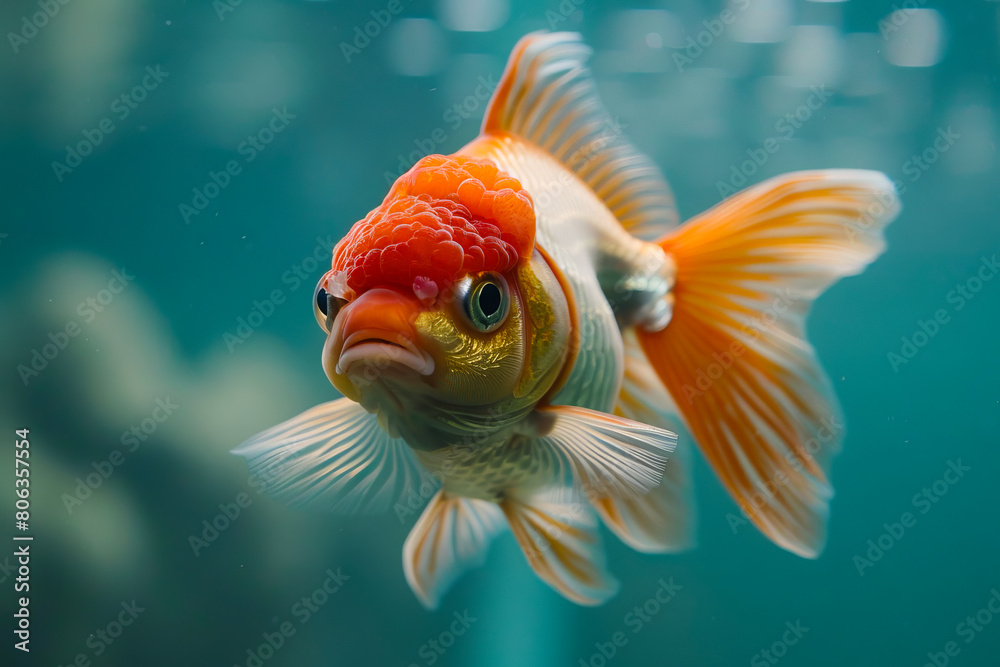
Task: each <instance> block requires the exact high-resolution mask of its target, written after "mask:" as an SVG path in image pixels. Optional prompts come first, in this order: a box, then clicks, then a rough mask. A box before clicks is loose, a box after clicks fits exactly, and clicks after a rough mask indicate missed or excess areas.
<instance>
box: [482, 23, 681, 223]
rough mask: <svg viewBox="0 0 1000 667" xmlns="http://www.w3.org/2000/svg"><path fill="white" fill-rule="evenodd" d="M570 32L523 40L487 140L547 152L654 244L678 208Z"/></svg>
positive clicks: (488, 119) (497, 96) (486, 129)
mask: <svg viewBox="0 0 1000 667" xmlns="http://www.w3.org/2000/svg"><path fill="white" fill-rule="evenodd" d="M590 53H591V51H590V48H589V47H588V46H586V45H585V44H584V43H583V39H582V37H581V36H580V35H578V34H576V33H570V32H557V33H546V32H535V33H531V34H529V35H526V36H524V37H523V38H521V41H519V42H518V43H517V45H516V46H515V47H514V50H513V52H512V53H511V55H510V59H509V60H508V62H507V69H506V70H505V71H504V73H503V77H501V79H500V83H499V84H498V85H497V88H496V91H495V92H494V93H493V99H491V100H490V105H489V108H488V109H487V111H486V116H485V117H484V119H483V129H482V132H483V134H494V135H496V134H502V133H504V132H509V133H512V134H516V135H518V136H520V137H522V138H524V139H527V140H528V141H531V142H533V143H535V144H536V145H538V146H539V147H541V148H542V149H544V150H546V151H547V152H549V153H550V154H551V155H552V156H553V157H555V158H556V159H557V160H559V161H560V162H562V163H563V164H564V165H566V167H568V168H569V169H570V170H571V171H573V173H575V174H576V175H577V176H578V177H579V178H580V179H581V180H583V181H584V182H585V183H587V185H589V186H590V188H591V189H592V190H593V191H594V192H595V193H596V194H597V196H598V197H600V198H601V200H602V201H603V202H604V203H605V205H607V207H608V208H609V209H611V212H612V213H614V214H615V217H617V218H618V220H619V221H620V222H621V223H622V225H623V226H624V227H625V228H626V229H628V230H629V231H630V232H631V233H633V234H635V235H636V236H639V237H640V238H645V239H649V240H651V239H654V238H657V237H659V236H661V235H662V234H664V233H665V232H666V231H668V229H669V228H670V227H673V226H675V225H677V223H678V220H679V218H678V215H677V206H676V204H675V203H674V196H673V194H672V193H671V191H670V187H669V186H668V185H667V182H666V181H665V180H664V179H663V176H662V174H661V173H660V171H659V169H657V167H656V165H655V164H653V162H652V161H651V160H650V159H649V158H647V157H646V156H645V155H643V154H642V153H640V152H639V151H637V150H636V149H635V148H633V147H632V145H631V144H629V143H628V141H627V140H626V139H625V138H624V137H623V136H622V132H621V127H620V125H619V124H618V123H617V122H616V121H615V119H613V118H612V117H611V115H610V114H609V113H608V112H607V111H606V110H605V108H604V105H603V104H602V103H601V100H600V98H599V97H598V95H597V87H596V86H595V85H594V80H593V78H592V77H591V75H590V70H589V69H588V68H587V65H586V62H587V59H588V58H589V57H590Z"/></svg>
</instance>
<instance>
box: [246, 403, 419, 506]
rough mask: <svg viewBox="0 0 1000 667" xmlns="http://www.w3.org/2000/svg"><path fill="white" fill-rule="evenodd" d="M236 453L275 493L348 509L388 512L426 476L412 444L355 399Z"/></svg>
mask: <svg viewBox="0 0 1000 667" xmlns="http://www.w3.org/2000/svg"><path fill="white" fill-rule="evenodd" d="M233 453H234V454H239V455H240V456H242V457H244V458H246V459H247V461H248V462H249V464H250V471H251V473H252V475H253V476H254V477H255V478H256V480H257V481H258V482H259V483H260V484H262V485H263V490H264V491H265V492H266V493H268V494H269V495H272V496H275V497H276V498H280V499H282V500H285V501H287V502H289V503H291V504H294V505H303V504H315V505H318V506H320V507H321V508H323V509H327V510H331V511H335V512H342V513H353V512H384V511H386V510H388V509H389V507H391V506H392V503H393V502H394V501H396V500H397V499H398V498H399V497H400V496H402V495H404V494H405V493H406V492H407V491H408V490H409V489H410V488H413V485H414V482H416V481H417V478H418V476H419V473H418V471H419V467H418V465H419V464H418V463H417V461H416V458H415V457H414V455H413V453H412V451H411V450H410V448H409V447H407V446H406V444H405V443H404V442H403V441H402V440H399V439H395V438H390V437H389V436H388V435H387V434H386V432H385V431H383V430H382V428H381V427H380V426H379V425H378V419H377V417H376V416H375V415H372V414H369V413H368V412H366V411H365V410H364V408H362V407H361V406H360V405H358V404H357V403H355V402H354V401H352V400H350V399H347V398H341V399H339V400H336V401H331V402H329V403H323V404H322V405H317V406H316V407H314V408H312V409H310V410H306V411H305V412H303V413H302V414H301V415H299V416H298V417H295V418H294V419H290V420H288V421H286V422H284V423H282V424H279V425H277V426H275V427H274V428H271V429H269V430H267V431H264V432H263V433H259V434H257V435H255V436H254V437H252V438H250V439H249V440H247V441H246V442H244V443H243V444H242V445H240V446H239V447H237V448H236V449H234V450H233Z"/></svg>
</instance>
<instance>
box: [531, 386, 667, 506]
mask: <svg viewBox="0 0 1000 667" xmlns="http://www.w3.org/2000/svg"><path fill="white" fill-rule="evenodd" d="M534 414H535V418H536V419H537V420H538V422H537V423H538V424H539V425H541V426H543V427H544V426H547V427H548V429H549V430H548V431H547V432H545V434H544V435H541V436H536V437H534V438H530V439H528V443H529V446H530V447H531V448H532V451H533V453H536V456H538V457H539V459H540V462H541V465H540V466H539V471H538V477H535V478H534V479H535V480H537V479H538V478H539V477H541V479H543V480H544V481H545V483H546V485H554V486H560V485H566V484H575V485H576V486H577V487H578V488H582V489H583V490H585V491H586V492H587V493H592V492H595V491H596V492H599V493H602V494H609V495H613V496H616V497H624V496H642V495H645V494H646V492H647V491H649V490H650V489H653V488H656V486H657V485H658V484H659V483H660V478H661V476H662V475H663V467H664V465H665V463H666V460H667V454H669V453H670V452H672V451H673V450H674V446H675V445H676V444H677V436H676V435H675V434H673V433H671V432H670V431H665V430H663V429H659V428H656V427H655V426H649V425H646V424H640V423H639V422H635V421H631V420H629V419H625V418H623V417H617V416H615V415H609V414H606V413H603V412H597V411H595V410H588V409H586V408H579V407H575V406H568V405H552V406H547V407H543V408H538V409H537V410H536V411H535V413H534Z"/></svg>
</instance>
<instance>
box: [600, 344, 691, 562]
mask: <svg viewBox="0 0 1000 667" xmlns="http://www.w3.org/2000/svg"><path fill="white" fill-rule="evenodd" d="M622 337H623V339H624V342H625V376H624V378H623V380H622V389H621V393H620V394H619V396H618V402H617V404H616V405H615V414H618V415H621V416H623V417H626V418H628V419H633V420H635V421H638V422H642V423H644V424H650V425H652V426H657V427H659V428H663V429H669V430H671V431H681V430H683V428H682V422H681V419H680V417H679V416H678V414H677V407H676V405H675V404H674V401H673V398H671V396H670V394H669V393H668V392H667V390H666V388H665V387H664V386H663V383H662V382H660V379H659V378H658V377H657V376H656V372H655V371H653V369H652V367H651V366H650V365H649V362H648V361H647V360H646V355H645V354H644V353H643V351H642V348H640V347H639V341H638V339H637V338H636V336H635V331H633V330H632V329H626V330H625V331H623V332H622ZM588 497H589V499H590V501H591V503H592V504H593V506H594V509H596V510H597V513H598V514H599V515H600V516H601V518H602V519H603V520H604V523H605V525H607V526H608V528H610V529H611V530H612V531H613V532H614V533H615V534H616V535H617V536H618V537H619V538H620V539H621V540H622V541H623V542H625V544H627V545H629V546H630V547H632V548H633V549H635V550H637V551H642V552H646V553H669V552H677V551H683V550H684V549H690V548H691V547H693V546H694V543H695V539H694V525H695V504H694V498H693V491H692V482H691V448H690V444H689V443H686V442H684V438H683V437H682V438H680V439H679V440H678V443H677V448H676V449H675V450H674V452H673V454H672V455H671V457H670V460H668V461H667V464H666V467H665V468H664V469H663V479H662V480H661V481H660V485H659V486H658V487H657V488H655V489H653V490H652V491H650V492H649V493H647V494H646V495H644V496H628V497H615V496H612V495H609V494H596V493H592V494H590V495H589V496H588Z"/></svg>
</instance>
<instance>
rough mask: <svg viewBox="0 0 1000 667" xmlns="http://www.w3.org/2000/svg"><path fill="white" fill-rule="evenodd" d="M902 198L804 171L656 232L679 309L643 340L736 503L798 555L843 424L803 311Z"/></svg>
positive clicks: (869, 250)
mask: <svg viewBox="0 0 1000 667" xmlns="http://www.w3.org/2000/svg"><path fill="white" fill-rule="evenodd" d="M898 211H899V203H898V199H897V197H896V193H895V191H894V189H893V186H892V184H891V182H890V181H889V179H888V178H886V177H885V176H884V175H883V174H880V173H877V172H870V171H857V170H831V171H815V172H799V173H795V174H789V175H786V176H781V177H778V178H774V179H771V180H769V181H766V182H764V183H761V184H760V185H758V186H756V187H753V188H749V189H747V190H744V191H743V192H741V193H739V194H736V195H734V196H733V197H731V198H729V199H728V200H726V201H724V202H722V203H721V204H719V205H718V206H716V207H715V208H713V209H711V210H709V211H707V212H706V213H703V214H702V215H700V216H698V217H696V218H694V219H693V220H691V221H690V222H689V223H688V224H685V225H684V226H683V227H681V228H680V229H678V230H675V231H674V232H672V233H671V234H669V235H668V236H666V237H665V238H663V239H662V240H660V241H659V244H660V246H661V247H662V248H663V249H664V250H665V251H666V252H667V253H668V254H669V255H670V256H671V257H672V258H673V259H674V261H675V262H676V263H677V283H676V286H675V288H674V297H675V303H674V313H673V319H672V320H671V322H670V324H669V325H668V326H667V327H666V328H665V329H663V330H662V331H658V332H646V331H638V336H639V340H640V342H641V344H642V348H643V350H644V352H645V353H646V356H647V357H648V359H649V361H650V363H651V364H652V366H653V367H654V368H655V369H656V372H657V374H658V375H659V376H660V378H661V379H662V380H663V383H664V384H665V385H666V387H667V389H668V390H669V391H670V393H671V395H672V396H673V397H674V399H675V400H676V402H677V405H678V407H679V409H680V411H681V414H682V417H683V418H684V420H685V422H686V423H687V426H688V428H689V429H690V431H691V434H692V435H693V436H694V439H695V440H696V441H697V443H698V445H699V446H700V448H701V449H702V451H703V452H704V454H705V456H706V457H707V458H708V460H709V462H710V463H711V465H712V467H713V468H714V469H715V471H716V473H717V474H718V475H719V477H720V478H721V480H722V482H723V484H724V485H725V486H726V488H727V489H728V490H729V492H730V493H731V494H732V495H733V496H734V497H735V499H736V500H737V502H738V503H739V505H740V507H741V508H742V509H743V511H744V513H745V514H746V515H747V516H748V517H749V518H750V519H751V520H752V521H753V522H754V523H755V524H756V525H757V526H758V527H759V528H760V529H761V530H762V531H763V532H764V533H765V534H766V535H767V536H768V537H770V538H771V539H772V540H774V541H775V542H776V543H777V544H779V545H780V546H782V547H784V548H785V549H788V550H790V551H793V552H795V553H797V554H800V555H802V556H807V557H815V556H816V555H817V554H818V553H819V552H820V551H821V550H822V548H823V544H824V541H825V532H826V527H825V524H826V516H827V514H828V503H829V499H830V497H831V495H832V491H831V489H830V487H829V485H828V484H827V480H826V469H827V464H828V462H829V458H830V454H832V453H833V452H835V451H836V450H837V449H838V448H839V446H840V440H841V438H842V435H843V424H842V423H841V422H840V421H839V419H840V413H839V409H838V406H837V402H836V398H835V397H834V394H833V391H832V389H831V386H830V382H829V380H828V379H827V378H826V376H825V375H824V373H823V371H822V370H821V369H820V366H819V364H818V363H817V360H816V356H815V354H814V352H813V349H812V347H811V346H810V345H809V343H808V342H806V340H805V332H804V321H805V316H806V314H807V312H808V309H809V306H810V305H811V303H812V301H813V299H815V298H816V297H817V296H818V295H819V294H820V293H821V292H822V291H823V290H824V289H825V288H826V287H828V286H829V285H830V284H831V283H833V282H834V281H835V280H837V279H838V278H840V277H841V276H846V275H852V274H856V273H858V272H860V271H861V270H862V269H863V268H864V266H865V265H867V264H868V263H869V262H871V261H872V260H873V259H874V258H875V257H876V256H877V255H878V254H879V253H880V252H881V251H882V250H883V248H884V246H885V244H884V241H883V239H882V228H883V227H884V226H885V225H886V224H887V223H888V222H889V221H891V220H892V218H893V217H895V215H896V214H897V213H898Z"/></svg>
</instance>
